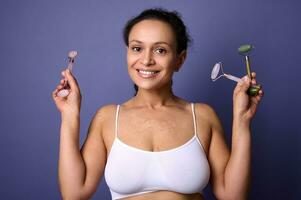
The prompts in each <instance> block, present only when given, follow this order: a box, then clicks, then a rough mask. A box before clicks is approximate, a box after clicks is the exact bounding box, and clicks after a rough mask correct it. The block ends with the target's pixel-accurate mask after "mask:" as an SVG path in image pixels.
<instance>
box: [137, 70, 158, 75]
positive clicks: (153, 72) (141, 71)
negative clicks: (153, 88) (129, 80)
mask: <svg viewBox="0 0 301 200" xmlns="http://www.w3.org/2000/svg"><path fill="white" fill-rule="evenodd" d="M138 71H139V72H140V73H141V74H147V75H148V74H155V73H156V71H145V70H138Z"/></svg>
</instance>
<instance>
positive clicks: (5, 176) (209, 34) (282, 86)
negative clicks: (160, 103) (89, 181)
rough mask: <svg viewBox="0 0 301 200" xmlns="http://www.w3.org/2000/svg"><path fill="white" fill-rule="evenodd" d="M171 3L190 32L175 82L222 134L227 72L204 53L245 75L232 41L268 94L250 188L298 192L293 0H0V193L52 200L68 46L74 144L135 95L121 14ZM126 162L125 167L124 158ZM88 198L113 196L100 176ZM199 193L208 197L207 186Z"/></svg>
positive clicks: (256, 130)
mask: <svg viewBox="0 0 301 200" xmlns="http://www.w3.org/2000/svg"><path fill="white" fill-rule="evenodd" d="M150 7H163V8H166V9H168V10H178V11H179V12H180V13H181V14H182V16H183V20H184V21H185V23H186V25H187V27H188V29H189V32H190V34H191V36H192V38H193V44H192V46H191V48H190V49H189V54H188V58H187V60H186V62H185V64H184V66H183V68H182V69H181V70H180V72H178V73H177V74H176V75H175V77H174V91H175V93H176V94H177V95H179V96H181V97H183V98H185V99H187V100H188V101H191V102H204V103H208V104H209V105H211V106H212V107H213V108H214V109H215V110H216V112H217V113H218V115H219V116H220V119H221V122H222V124H223V126H224V129H225V132H226V135H227V140H228V142H230V138H231V121H232V91H233V88H234V86H235V83H234V82H231V81H229V80H226V79H221V80H219V81H217V82H214V83H213V82H212V81H211V80H210V72H211V68H212V66H213V64H214V63H215V62H218V61H222V62H223V63H224V69H225V71H226V72H228V73H231V74H233V75H236V76H243V75H244V74H245V73H246V72H245V67H244V59H243V58H242V57H241V56H239V55H238V54H237V48H238V47H239V46H240V45H241V44H245V43H252V44H254V45H255V47H256V49H255V51H254V53H253V55H252V56H251V61H252V68H253V70H254V71H256V72H257V74H258V78H257V79H258V81H259V82H260V83H261V84H262V85H263V86H264V90H265V97H264V99H263V101H262V103H261V105H260V107H259V110H258V113H257V116H256V118H255V119H254V121H253V124H252V131H253V133H252V135H253V160H252V183H251V192H250V199H301V192H300V191H301V190H300V179H301V175H300V168H301V156H300V144H301V142H300V141H301V137H300V133H301V131H300V111H301V110H300V100H301V98H300V86H301V84H300V80H299V74H300V73H301V68H300V64H299V63H300V45H301V43H300V41H301V39H300V36H301V27H300V19H301V12H300V10H301V3H300V1H297V0H287V1H284V0H273V1H272V0H266V1H260V0H253V1H241V0H228V1H218V0H200V1H197V0H186V1H180V0H177V1H175V0H166V1H160V0H153V1H139V0H126V1H121V0H119V1H117V0H112V1H100V0H98V1H96V0H90V1H79V0H72V1H71V0H60V1H57V0H53V1H45V0H27V1H21V0H19V1H18V0H1V1H0V61H1V67H0V91H1V98H0V127H1V128H0V133H1V139H0V158H1V164H0V191H1V193H0V198H1V199H5V200H10V199H60V198H61V197H60V193H59V188H58V183H57V161H58V152H59V126H60V115H59V113H58V111H57V110H56V107H55V105H54V102H53V101H52V98H51V92H52V91H53V89H54V88H55V86H56V85H57V83H58V81H59V79H60V72H61V70H62V69H63V68H64V67H65V66H66V56H67V54H68V52H69V51H70V50H77V51H79V56H78V58H77V60H76V64H75V67H74V74H75V75H76V77H77V79H78V81H79V84H80V87H81V91H82V95H83V102H82V111H81V144H82V142H83V141H84V139H85V137H86V131H87V128H88V126H89V122H90V120H91V118H92V117H93V115H94V113H95V111H96V110H97V109H98V108H99V107H101V106H103V105H105V104H109V103H115V104H118V103H122V102H124V101H126V100H127V99H128V98H130V97H131V96H132V95H133V87H132V83H131V81H130V79H129V76H128V74H127V69H126V54H125V53H126V51H125V46H124V44H123V41H122V28H123V26H124V24H125V22H126V21H127V20H128V19H129V18H130V17H132V16H134V15H136V14H138V13H139V12H140V11H142V10H143V9H145V8H150ZM125 170H126V169H125ZM92 199H104V200H106V199H111V197H110V193H109V191H108V188H107V186H106V184H105V181H104V179H102V181H101V183H100V185H99V188H98V191H97V192H96V193H95V195H94V196H93V198H92ZM206 199H214V197H213V196H212V194H211V190H210V186H208V187H207V188H206Z"/></svg>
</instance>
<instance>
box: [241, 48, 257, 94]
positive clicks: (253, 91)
mask: <svg viewBox="0 0 301 200" xmlns="http://www.w3.org/2000/svg"><path fill="white" fill-rule="evenodd" d="M252 49H254V46H253V45H250V44H245V45H242V46H240V47H239V48H238V53H239V54H240V55H242V56H244V57H245V60H246V68H247V74H248V77H249V78H250V79H251V80H252V76H251V65H250V57H249V56H250V52H251V51H252ZM260 89H261V86H260V85H258V84H257V85H251V86H250V88H249V89H248V94H249V95H250V96H256V95H258V92H259V90H260Z"/></svg>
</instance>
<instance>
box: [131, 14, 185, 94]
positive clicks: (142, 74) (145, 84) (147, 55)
mask: <svg viewBox="0 0 301 200" xmlns="http://www.w3.org/2000/svg"><path fill="white" fill-rule="evenodd" d="M176 48H177V45H176V38H175V35H174V33H173V30H172V28H171V27H170V26H169V25H168V24H167V23H165V22H162V21H159V20H143V21H141V22H138V23H137V24H136V25H134V26H133V28H132V30H131V31H130V34H129V45H128V48H127V64H128V72H129V75H130V77H131V79H132V80H133V82H134V83H135V84H136V85H137V86H138V87H139V88H143V89H158V88H161V87H163V86H165V85H166V84H168V83H170V81H171V79H172V75H173V73H174V71H177V70H178V69H179V68H180V66H181V64H182V61H183V60H182V59H181V58H180V57H181V54H180V55H178V54H177V51H176V50H177V49H176ZM182 57H183V55H182Z"/></svg>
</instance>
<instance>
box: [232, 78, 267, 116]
mask: <svg viewBox="0 0 301 200" xmlns="http://www.w3.org/2000/svg"><path fill="white" fill-rule="evenodd" d="M255 78H256V73H255V72H252V81H251V80H250V78H249V77H248V76H244V77H243V78H242V79H241V80H242V82H239V83H237V85H236V87H235V89H234V93H233V117H234V118H235V119H239V121H241V122H250V121H251V119H252V118H253V117H254V115H255V113H256V110H257V107H258V104H259V102H260V100H261V98H262V97H263V90H262V88H261V89H260V90H259V93H258V95H257V96H253V97H252V96H249V95H248V94H247V91H248V88H249V87H250V86H251V85H255V84H256V79H255Z"/></svg>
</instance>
